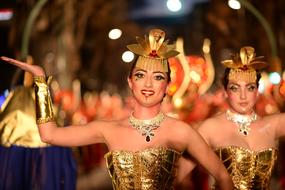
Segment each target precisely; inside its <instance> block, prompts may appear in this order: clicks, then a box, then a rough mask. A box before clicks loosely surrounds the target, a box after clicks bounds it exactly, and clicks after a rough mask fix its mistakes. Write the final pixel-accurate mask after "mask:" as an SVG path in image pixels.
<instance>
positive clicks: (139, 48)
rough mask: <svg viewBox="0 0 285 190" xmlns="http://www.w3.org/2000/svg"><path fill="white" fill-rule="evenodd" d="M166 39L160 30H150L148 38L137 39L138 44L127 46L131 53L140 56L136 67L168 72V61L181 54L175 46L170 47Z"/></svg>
mask: <svg viewBox="0 0 285 190" xmlns="http://www.w3.org/2000/svg"><path fill="white" fill-rule="evenodd" d="M164 39H165V32H164V31H162V30H160V29H152V30H150V32H149V36H148V37H147V36H145V37H144V38H141V37H136V40H137V42H138V43H137V44H131V45H128V46H127V48H128V49H129V50H130V51H132V52H133V53H135V54H137V55H139V58H138V60H137V63H136V66H137V67H139V68H142V69H152V70H153V69H158V70H161V71H163V72H167V71H168V66H167V59H168V58H170V57H174V56H176V55H178V54H179V52H178V51H176V50H174V45H168V42H169V40H166V41H164Z"/></svg>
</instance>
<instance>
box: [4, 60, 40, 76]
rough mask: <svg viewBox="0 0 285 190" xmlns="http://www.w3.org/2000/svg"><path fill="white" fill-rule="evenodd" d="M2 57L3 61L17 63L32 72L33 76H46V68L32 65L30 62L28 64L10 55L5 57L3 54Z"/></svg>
mask: <svg viewBox="0 0 285 190" xmlns="http://www.w3.org/2000/svg"><path fill="white" fill-rule="evenodd" d="M0 59H2V60H3V61H6V62H8V63H10V64H12V65H15V66H17V67H19V68H20V69H22V70H24V71H27V72H29V73H31V74H32V75H33V76H45V72H44V69H43V68H42V67H40V66H38V65H30V64H27V63H25V62H22V61H19V60H16V59H12V58H9V57H5V56H1V57H0Z"/></svg>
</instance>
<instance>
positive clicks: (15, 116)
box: [0, 86, 49, 148]
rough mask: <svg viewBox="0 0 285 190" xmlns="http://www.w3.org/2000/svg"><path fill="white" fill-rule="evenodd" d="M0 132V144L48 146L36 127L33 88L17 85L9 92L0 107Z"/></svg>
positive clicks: (33, 146)
mask: <svg viewBox="0 0 285 190" xmlns="http://www.w3.org/2000/svg"><path fill="white" fill-rule="evenodd" d="M0 134H1V137H0V145H2V146H5V147H10V146H11V145H17V146H23V147H30V148H35V147H46V146H49V145H48V144H46V143H43V142H42V141H41V138H40V135H39V131H38V129H37V124H36V113H35V94H34V90H33V88H29V87H22V86H19V87H17V88H15V89H14V90H13V91H12V92H11V93H10V94H9V96H8V97H7V99H6V100H5V102H4V103H3V105H2V107H1V109H0Z"/></svg>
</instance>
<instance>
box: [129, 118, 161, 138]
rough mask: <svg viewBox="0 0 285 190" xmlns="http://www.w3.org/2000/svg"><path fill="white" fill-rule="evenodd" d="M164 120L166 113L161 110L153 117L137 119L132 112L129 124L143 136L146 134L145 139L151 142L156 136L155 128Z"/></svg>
mask: <svg viewBox="0 0 285 190" xmlns="http://www.w3.org/2000/svg"><path fill="white" fill-rule="evenodd" d="M163 120H164V114H163V113H161V112H160V113H159V114H157V115H156V116H155V117H154V118H151V119H137V118H135V117H134V116H133V113H132V114H131V116H130V117H129V124H130V125H131V126H132V127H133V128H135V129H137V130H138V131H139V132H140V133H141V135H142V136H145V140H146V141H147V142H149V141H150V140H151V139H152V137H154V131H153V130H155V129H157V128H158V127H159V126H160V124H161V122H162V121H163Z"/></svg>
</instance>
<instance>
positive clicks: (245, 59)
mask: <svg viewBox="0 0 285 190" xmlns="http://www.w3.org/2000/svg"><path fill="white" fill-rule="evenodd" d="M254 51H255V50H254V48H253V47H250V46H245V47H242V48H241V49H240V53H239V54H238V53H236V54H234V55H232V59H230V60H225V61H222V64H223V65H224V66H225V67H227V68H230V72H229V78H228V79H229V80H233V81H236V80H243V81H246V82H256V70H260V69H263V68H265V67H266V66H267V63H266V62H265V61H264V60H263V59H264V56H259V57H256V54H255V52H254Z"/></svg>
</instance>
